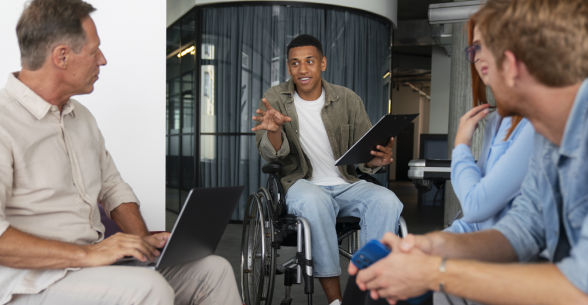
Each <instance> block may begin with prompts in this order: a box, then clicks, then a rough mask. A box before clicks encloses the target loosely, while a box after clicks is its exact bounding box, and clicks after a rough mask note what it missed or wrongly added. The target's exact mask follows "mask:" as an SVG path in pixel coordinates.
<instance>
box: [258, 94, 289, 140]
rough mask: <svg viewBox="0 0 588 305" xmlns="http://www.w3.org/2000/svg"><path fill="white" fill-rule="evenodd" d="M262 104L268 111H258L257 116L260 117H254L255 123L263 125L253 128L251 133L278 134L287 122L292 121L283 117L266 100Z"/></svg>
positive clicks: (285, 116)
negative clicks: (263, 131) (266, 132)
mask: <svg viewBox="0 0 588 305" xmlns="http://www.w3.org/2000/svg"><path fill="white" fill-rule="evenodd" d="M262 102H263V105H264V106H265V109H266V110H262V109H257V114H259V115H258V116H254V117H253V120H254V121H258V122H261V124H259V125H257V126H255V127H253V128H251V131H258V130H267V131H272V132H277V131H279V130H280V128H282V125H284V124H286V122H290V121H292V119H291V118H290V117H289V116H287V115H283V114H282V113H280V112H279V111H277V110H276V109H274V108H273V107H272V105H270V103H269V102H268V101H267V100H266V99H265V98H264V99H263V100H262Z"/></svg>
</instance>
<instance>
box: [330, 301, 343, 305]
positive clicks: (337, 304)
mask: <svg viewBox="0 0 588 305" xmlns="http://www.w3.org/2000/svg"><path fill="white" fill-rule="evenodd" d="M329 305H341V302H340V301H339V300H334V301H333V302H332V303H331V304H329Z"/></svg>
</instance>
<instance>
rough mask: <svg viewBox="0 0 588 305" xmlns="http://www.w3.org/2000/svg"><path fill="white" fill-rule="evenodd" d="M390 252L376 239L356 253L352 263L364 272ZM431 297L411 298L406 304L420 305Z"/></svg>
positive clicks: (428, 294)
mask: <svg viewBox="0 0 588 305" xmlns="http://www.w3.org/2000/svg"><path fill="white" fill-rule="evenodd" d="M390 252H392V250H390V249H388V247H386V246H384V244H382V243H381V242H379V241H377V240H375V239H372V240H370V241H369V242H368V243H366V244H365V245H364V246H363V247H362V248H361V249H359V250H358V251H357V252H355V254H353V256H352V257H351V261H352V262H353V264H354V265H355V266H357V268H358V269H359V270H362V269H365V268H367V267H369V266H370V265H371V264H373V263H375V262H377V261H379V260H380V259H382V258H384V257H386V256H387V255H388V254H390ZM431 295H432V292H431V291H428V292H426V293H425V294H423V295H420V296H418V297H413V298H410V299H408V300H406V302H408V303H409V304H420V303H422V302H423V301H424V300H426V299H428V298H429V297H430V296H431Z"/></svg>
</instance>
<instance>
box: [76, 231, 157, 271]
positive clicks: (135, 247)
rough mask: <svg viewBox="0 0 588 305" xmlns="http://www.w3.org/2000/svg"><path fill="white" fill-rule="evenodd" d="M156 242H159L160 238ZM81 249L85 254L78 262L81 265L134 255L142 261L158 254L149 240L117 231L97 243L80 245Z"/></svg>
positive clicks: (112, 261) (85, 265) (112, 260)
mask: <svg viewBox="0 0 588 305" xmlns="http://www.w3.org/2000/svg"><path fill="white" fill-rule="evenodd" d="M162 234H165V233H162ZM154 238H155V239H158V238H157V237H154ZM152 239H153V237H152ZM154 243H157V242H155V241H154ZM157 244H161V240H160V242H159V243H157ZM163 244H165V242H163ZM82 249H83V250H84V251H85V252H86V255H85V256H84V258H83V259H82V261H81V263H80V266H81V267H94V266H106V265H110V264H112V263H114V262H116V261H117V260H119V259H121V258H123V257H125V256H134V257H135V258H137V259H138V260H140V261H142V262H144V261H147V260H153V259H154V258H155V257H156V256H159V254H160V253H159V251H157V249H155V247H154V246H153V245H152V244H151V240H149V241H148V240H146V239H144V238H141V237H139V236H137V235H132V234H124V233H117V234H115V235H113V236H111V237H109V238H107V239H105V240H103V241H102V242H99V243H97V244H93V245H87V246H82Z"/></svg>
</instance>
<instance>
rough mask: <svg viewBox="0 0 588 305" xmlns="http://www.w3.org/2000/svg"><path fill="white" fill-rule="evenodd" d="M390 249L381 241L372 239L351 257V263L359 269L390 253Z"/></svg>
mask: <svg viewBox="0 0 588 305" xmlns="http://www.w3.org/2000/svg"><path fill="white" fill-rule="evenodd" d="M390 252H392V250H390V249H388V247H386V246H384V245H383V244H382V243H381V242H379V241H377V240H375V239H372V240H370V241H369V242H367V243H366V244H365V245H364V246H363V247H362V248H361V249H359V250H358V251H357V252H355V254H353V256H352V257H351V261H352V262H353V264H354V265H355V266H356V267H357V268H358V269H359V270H362V269H365V268H367V267H369V266H370V265H371V264H373V263H375V262H377V261H379V260H380V259H382V258H384V257H386V256H387V255H388V254H390Z"/></svg>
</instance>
